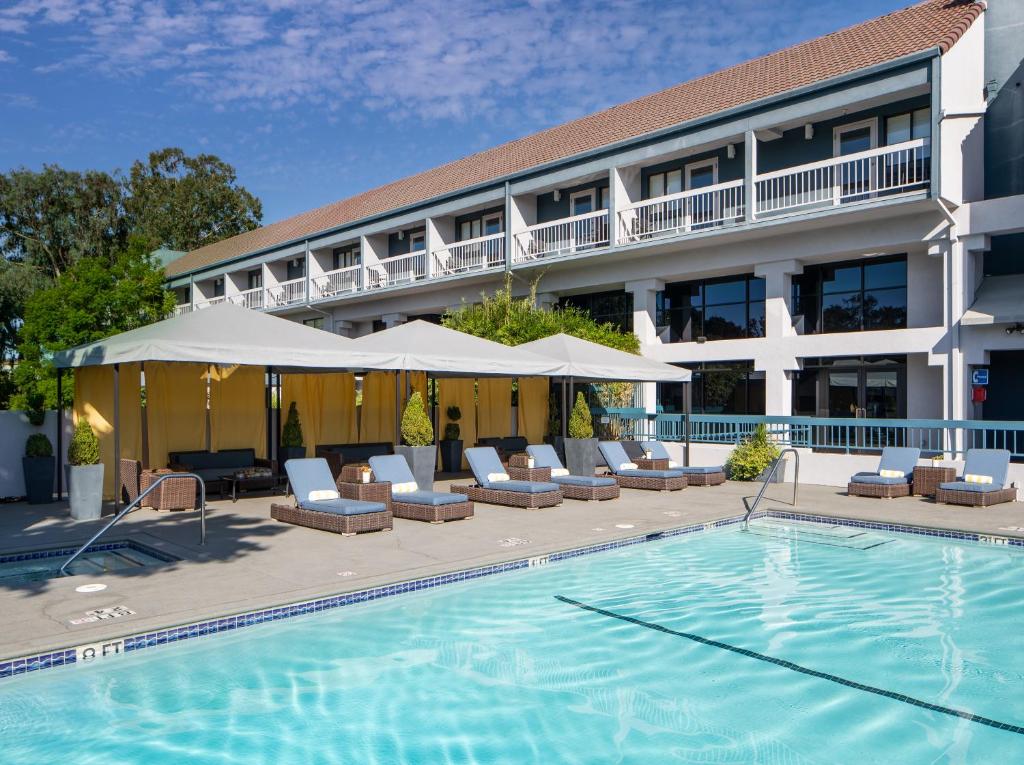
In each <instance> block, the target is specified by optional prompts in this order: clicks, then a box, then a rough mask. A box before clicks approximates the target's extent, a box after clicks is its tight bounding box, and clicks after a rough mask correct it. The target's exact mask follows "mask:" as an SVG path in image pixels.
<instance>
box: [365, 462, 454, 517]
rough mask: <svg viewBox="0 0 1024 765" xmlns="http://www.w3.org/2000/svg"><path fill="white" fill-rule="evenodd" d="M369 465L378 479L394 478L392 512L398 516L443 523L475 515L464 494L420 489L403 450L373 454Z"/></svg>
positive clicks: (390, 479) (389, 479)
mask: <svg viewBox="0 0 1024 765" xmlns="http://www.w3.org/2000/svg"><path fill="white" fill-rule="evenodd" d="M370 467H371V468H372V469H373V478H374V480H375V481H390V482H391V512H392V513H393V514H394V516H395V517H396V518H408V519H409V520H412V521H427V522H428V523H444V522H445V521H457V520H461V519H463V518H472V517H473V503H472V502H470V501H469V500H468V499H466V495H465V494H455V493H451V492H445V491H425V490H420V489H418V488H417V486H416V478H415V477H414V476H413V474H412V470H410V469H409V463H408V462H407V461H406V459H405V457H403V456H402V455H401V454H379V455H375V456H373V457H370Z"/></svg>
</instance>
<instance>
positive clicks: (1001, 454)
mask: <svg viewBox="0 0 1024 765" xmlns="http://www.w3.org/2000/svg"><path fill="white" fill-rule="evenodd" d="M1009 470H1010V453H1009V452H1008V451H1007V450H1006V449H968V450H967V459H966V460H964V472H963V475H964V476H967V475H987V476H992V483H990V484H971V486H975V485H978V486H985V487H988V488H987V489H982V491H993V490H994V489H1002V488H1003V487H1004V486H1006V476H1007V473H1008V472H1009ZM960 480H961V481H962V480H963V476H961V477H960ZM967 491H978V490H977V489H973V488H972V489H968V490H967Z"/></svg>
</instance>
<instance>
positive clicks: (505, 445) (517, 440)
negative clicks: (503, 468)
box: [476, 436, 529, 462]
mask: <svg viewBox="0 0 1024 765" xmlns="http://www.w3.org/2000/svg"><path fill="white" fill-rule="evenodd" d="M476 445H477V446H491V447H494V450H495V451H496V452H497V453H498V458H499V459H500V460H501V461H502V462H505V461H507V460H508V458H509V455H512V454H519V453H520V452H525V451H526V447H527V446H528V445H529V441H527V440H526V438H525V437H523V436H492V437H488V438H480V439H477V442H476Z"/></svg>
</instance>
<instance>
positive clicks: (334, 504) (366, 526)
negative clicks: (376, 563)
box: [270, 457, 394, 536]
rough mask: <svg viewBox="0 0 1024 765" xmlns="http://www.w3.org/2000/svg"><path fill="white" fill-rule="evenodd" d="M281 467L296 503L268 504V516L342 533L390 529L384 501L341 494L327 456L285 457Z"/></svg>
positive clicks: (348, 534)
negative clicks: (286, 458) (353, 497)
mask: <svg viewBox="0 0 1024 765" xmlns="http://www.w3.org/2000/svg"><path fill="white" fill-rule="evenodd" d="M284 469H285V471H286V472H287V473H288V482H289V484H290V485H291V488H292V493H293V494H294V495H295V505H294V506H292V505H283V504H273V505H271V506H270V517H271V518H273V519H275V520H278V521H281V522H283V523H292V524H294V525H296V526H306V527H308V528H311V529H320V530H321V531H332V532H334V533H337V534H341V535H342V536H352V535H353V534H359V533H361V532H364V531H390V530H391V528H392V526H393V525H394V520H393V519H392V515H391V511H390V510H388V506H387V504H385V503H383V502H363V501H362V500H358V499H345V498H343V497H342V496H341V495H340V494H339V493H338V488H337V486H336V484H335V482H334V477H333V476H332V475H331V469H330V468H329V467H328V466H327V460H325V459H323V458H321V457H314V458H312V459H295V460H288V462H286V463H285V466H284Z"/></svg>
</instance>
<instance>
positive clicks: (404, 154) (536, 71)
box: [0, 0, 908, 223]
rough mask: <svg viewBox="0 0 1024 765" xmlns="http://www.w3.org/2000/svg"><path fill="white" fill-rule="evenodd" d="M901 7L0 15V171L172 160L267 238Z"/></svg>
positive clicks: (822, 1)
mask: <svg viewBox="0 0 1024 765" xmlns="http://www.w3.org/2000/svg"><path fill="white" fill-rule="evenodd" d="M907 4H908V3H907V2H906V1H904V2H899V1H898V0H860V2H856V3H854V2H849V0H814V2H809V1H808V0H778V1H777V2H764V0H674V1H673V0H663V1H662V2H642V1H641V0H596V1H595V2H590V3H576V2H557V1H552V2H548V0H528V1H527V2H511V1H506V0H487V1H484V0H422V1H421V2H410V3H397V2H393V1H391V0H366V1H365V2H354V1H352V0H326V1H324V2H304V1H303V0H250V1H249V2H242V1H241V0H194V1H193V2H184V3H176V2H163V0H147V1H146V2H132V1H131V0H77V1H76V0H0V170H8V169H10V168H12V167H17V166H27V167H29V168H34V169H35V168H39V167H40V166H41V165H42V164H44V163H56V164H60V165H63V166H65V167H70V168H76V169H86V168H98V169H105V170H114V169H116V168H127V167H128V166H129V165H130V164H131V162H132V161H133V160H134V159H136V158H139V157H143V156H145V154H146V153H147V152H148V151H150V150H153V149H157V148H161V147H164V146H172V145H175V146H181V147H183V148H184V149H185V150H186V151H188V152H190V153H197V152H201V151H203V152H211V153H213V154H217V155H219V156H220V157H221V158H223V159H225V160H227V161H228V162H231V163H232V164H233V165H235V167H236V168H237V170H238V175H239V180H240V182H241V183H242V184H243V185H245V186H246V187H247V188H248V189H249V190H250V191H252V192H254V193H256V194H257V195H258V196H259V197H260V198H261V199H262V200H263V202H264V222H267V223H269V222H273V221H275V220H279V219H281V218H284V217H287V216H288V215H292V214H295V213H298V212H302V211H303V210H308V209H310V208H312V207H316V206H319V205H322V204H326V203H328V202H332V201H335V200H337V199H342V198H344V197H347V196H350V195H352V194H355V193H358V192H360V191H363V190H365V189H368V188H371V187H373V186H376V185H379V184H381V183H384V182H386V181H389V180H393V179H395V178H400V177H402V176H405V175H409V174H411V173H414V172H417V171H419V170H424V169H427V168H430V167H433V166H435V165H438V164H441V163H443V162H446V161H448V160H452V159H457V158H459V157H461V156H465V155H467V154H471V153H473V152H474V151H479V150H481V149H484V148H487V147H490V146H493V145H495V144H498V143H501V142H502V141H506V140H509V139H511V138H516V137H519V136H521V135H524V134H527V133H531V132H533V131H535V130H538V129H542V128H544V127H548V126H550V125H554V124H557V123H559V122H564V121H566V120H569V119H572V118H574V117H578V116H581V115H583V114H587V113H590V112H593V111H596V110H598V109H601V108H603V107H606V106H610V105H612V104H615V103H620V102H622V101H626V100H629V99H631V98H634V97H637V96H640V95H644V94H646V93H650V92H652V91H655V90H659V89H661V88H664V87H668V86H670V85H674V84H676V83H678V82H682V81H684V80H687V79H690V78H691V77H694V76H697V75H700V74H704V73H706V72H709V71H713V70H715V69H720V68H722V67H725V66H728V65H730V64H734V63H737V62H739V61H743V60H746V59H748V58H752V57H754V56H757V55H760V54H762V53H766V52H770V51H772V50H776V49H778V48H782V47H785V46H787V45H790V44H793V43H796V42H800V41H802V40H805V39H808V38H811V37H816V36H818V35H821V34H825V33H828V32H830V31H833V30H836V29H839V28H841V27H844V26H848V25H850V24H854V23H857V22H859V21H862V20H864V19H867V18H871V17H873V16H877V15H880V14H882V13H886V12H888V11H891V10H894V9H896V8H899V7H903V6H904V5H907Z"/></svg>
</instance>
